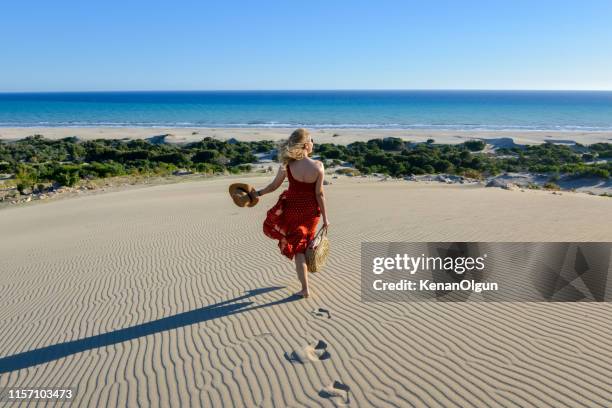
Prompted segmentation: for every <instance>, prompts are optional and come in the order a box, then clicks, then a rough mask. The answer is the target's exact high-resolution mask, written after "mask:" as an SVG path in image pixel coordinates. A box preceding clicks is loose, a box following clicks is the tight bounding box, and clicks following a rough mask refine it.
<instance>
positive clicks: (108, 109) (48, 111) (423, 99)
mask: <svg viewBox="0 0 612 408" xmlns="http://www.w3.org/2000/svg"><path fill="white" fill-rule="evenodd" d="M0 127H185V128H189V127H202V128H286V127H288V128H292V127H308V128H315V129H316V128H332V129H333V128H338V129H342V128H372V129H413V130H509V131H585V132H587V131H589V132H596V131H612V91H552V90H551V91H528V90H524V91H519V90H503V91H493V90H395V91H394V90H342V91H339V90H317V91H280V90H277V91H121V92H120V91H96V92H14V93H13V92H11V93H0Z"/></svg>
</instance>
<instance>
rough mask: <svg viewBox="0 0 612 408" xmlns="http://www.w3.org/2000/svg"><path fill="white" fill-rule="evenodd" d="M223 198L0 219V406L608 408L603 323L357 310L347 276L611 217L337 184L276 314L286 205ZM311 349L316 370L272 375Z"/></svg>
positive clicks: (209, 191)
mask: <svg viewBox="0 0 612 408" xmlns="http://www.w3.org/2000/svg"><path fill="white" fill-rule="evenodd" d="M270 179H271V177H269V178H262V179H261V180H260V179H250V180H249V181H252V182H254V183H255V184H257V185H258V186H260V185H264V184H265V183H267V182H268V181H269V180H270ZM230 181H231V180H230V179H210V180H205V181H197V182H195V181H194V182H189V183H178V184H164V185H158V186H152V187H148V188H142V189H129V190H125V191H117V192H109V193H105V194H101V195H96V196H84V197H77V198H74V199H70V200H60V201H56V202H48V203H45V204H41V205H35V206H23V207H14V208H9V209H6V210H3V211H0V225H2V234H1V235H0V315H1V318H0V331H1V332H2V333H4V335H3V336H1V337H0V350H1V351H0V367H3V370H5V371H3V372H0V387H6V386H24V385H28V386H34V385H36V384H46V385H49V384H58V385H59V384H62V385H64V386H73V387H78V393H77V397H76V400H75V402H77V406H97V405H108V404H111V405H119V406H135V405H143V406H148V405H152V404H153V405H159V406H179V405H180V406H232V405H238V406H240V405H241V401H243V402H246V403H245V405H248V406H261V407H273V406H274V407H287V406H309V407H312V406H324V407H331V406H335V405H342V404H343V403H344V401H343V398H344V396H343V394H342V393H340V394H339V395H338V396H334V395H333V393H330V390H331V391H333V389H332V388H331V385H332V384H333V383H334V382H335V381H339V382H341V383H343V384H346V385H348V386H350V389H351V391H350V397H351V404H350V406H406V407H408V406H417V407H446V406H478V407H491V406H535V407H549V406H567V407H574V406H586V407H597V406H605V405H606V403H607V401H609V400H610V399H611V398H612V393H611V392H610V389H609V378H610V377H611V376H612V370H611V369H610V367H612V348H611V347H610V346H611V345H612V330H611V329H610V328H611V327H612V325H611V324H610V323H611V317H610V316H611V313H612V304H611V303H401V304H399V303H363V302H361V301H360V272H359V271H360V256H359V254H360V243H361V242H366V241H410V242H414V241H511V242H517V241H518V242H525V241H527V242H529V241H570V242H573V241H575V242H578V241H605V242H608V241H612V230H610V228H609V225H610V221H611V220H610V214H612V211H610V210H611V209H612V201H611V200H610V199H608V198H605V197H597V196H589V195H586V194H564V195H563V196H562V197H560V196H556V195H552V194H551V193H547V192H543V191H535V190H534V191H531V190H530V191H525V192H524V193H520V192H516V191H506V190H502V189H497V188H484V187H478V186H461V185H445V184H441V183H433V184H428V183H401V182H378V181H373V180H367V179H361V178H352V179H351V178H342V179H340V178H339V179H335V180H332V181H333V184H331V185H329V186H327V187H326V194H327V197H328V199H327V200H328V208H329V214H330V221H331V223H332V227H331V228H330V240H331V243H332V249H331V250H332V255H331V258H330V260H329V263H328V265H327V267H326V269H325V270H324V271H323V272H322V273H320V274H318V275H316V276H315V275H313V276H312V277H311V278H312V290H313V297H312V298H310V299H308V300H303V301H292V300H291V299H289V298H288V295H289V294H290V293H292V292H294V291H296V290H297V289H298V283H297V279H296V278H295V271H294V269H293V264H292V263H291V262H290V261H288V260H287V259H285V258H283V257H282V255H280V253H279V251H278V248H277V247H276V243H275V241H272V240H270V239H269V238H267V237H265V236H264V235H263V233H262V231H261V224H262V222H263V219H264V218H265V212H266V210H267V209H268V208H270V207H271V206H272V205H273V204H274V203H275V202H276V199H277V197H278V194H279V193H280V192H281V191H282V189H283V188H284V186H283V187H281V189H279V190H277V191H276V192H274V193H272V194H270V195H269V196H268V197H263V198H262V200H261V201H260V204H258V205H257V206H255V207H253V208H250V209H245V208H238V207H236V206H234V205H233V204H232V203H231V202H230V200H229V197H228V195H227V185H228V183H229V182H230ZM347 203H350V205H347ZM356 220H358V222H356ZM319 309H325V310H327V311H329V316H328V315H327V314H325V313H320V312H317V311H318V310H319ZM319 340H323V341H325V342H326V343H327V344H328V350H329V352H330V353H331V357H330V358H329V359H327V360H325V361H319V360H316V359H313V360H308V359H306V361H305V363H304V364H300V363H296V362H292V361H289V360H288V359H287V358H286V354H285V353H287V354H291V353H293V352H296V353H297V354H299V355H302V356H308V355H309V352H310V351H312V344H314V343H316V342H317V341H319ZM6 370H8V371H6Z"/></svg>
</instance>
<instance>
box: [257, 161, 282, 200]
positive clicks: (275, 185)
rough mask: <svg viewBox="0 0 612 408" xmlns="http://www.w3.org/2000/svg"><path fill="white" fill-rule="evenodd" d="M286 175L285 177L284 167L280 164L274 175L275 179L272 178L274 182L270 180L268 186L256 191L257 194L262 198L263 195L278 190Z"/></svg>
mask: <svg viewBox="0 0 612 408" xmlns="http://www.w3.org/2000/svg"><path fill="white" fill-rule="evenodd" d="M286 175H287V172H286V170H285V166H284V165H282V164H281V165H280V166H279V167H278V172H277V173H276V177H275V178H274V180H272V182H271V183H270V184H268V185H267V186H265V187H264V188H262V189H261V190H257V194H258V195H260V196H262V195H264V194H268V193H271V192H273V191H274V190H276V189H277V188H279V187H280V186H281V184H283V181H284V180H285V176H286Z"/></svg>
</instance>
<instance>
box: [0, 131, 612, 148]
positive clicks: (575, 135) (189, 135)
mask: <svg viewBox="0 0 612 408" xmlns="http://www.w3.org/2000/svg"><path fill="white" fill-rule="evenodd" d="M293 130H294V129H293V128H237V129H232V128H217V129H213V128H147V127H141V128H116V127H115V128H113V127H85V128H77V127H74V128H73V127H47V128H45V127H32V128H26V127H23V128H2V127H0V139H4V140H11V139H22V138H24V137H27V136H31V135H34V134H41V135H43V136H45V137H47V138H50V139H61V138H64V137H69V136H78V137H80V138H82V139H86V140H87V139H97V138H107V139H122V138H130V139H145V138H148V137H153V136H158V135H165V134H171V135H173V137H170V138H167V140H168V141H170V142H172V141H174V142H193V141H198V140H201V139H202V138H204V137H207V136H210V137H215V138H218V139H222V140H227V139H229V138H235V139H237V140H241V141H259V140H281V139H284V138H287V137H288V136H289V134H291V132H292V131H293ZM194 132H195V134H194ZM311 132H312V135H313V138H314V140H315V143H335V144H349V143H352V142H354V141H358V140H362V141H367V140H369V139H375V138H384V137H388V136H392V137H400V138H402V139H404V140H410V141H413V142H425V141H427V139H430V138H432V139H434V140H435V141H436V143H444V144H455V143H463V142H464V141H466V140H471V139H475V138H482V139H486V140H490V143H492V144H493V143H495V141H497V140H499V139H504V138H511V139H512V140H513V141H514V143H517V144H539V143H544V142H545V141H550V142H555V143H573V142H579V143H582V144H592V143H599V142H608V143H610V142H612V132H549V131H479V130H473V131H472V130H470V131H443V130H395V129H311ZM334 135H337V136H334Z"/></svg>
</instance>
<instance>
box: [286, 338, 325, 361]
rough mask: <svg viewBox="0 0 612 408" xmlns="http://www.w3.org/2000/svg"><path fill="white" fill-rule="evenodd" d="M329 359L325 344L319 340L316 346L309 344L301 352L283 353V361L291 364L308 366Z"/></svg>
mask: <svg viewBox="0 0 612 408" xmlns="http://www.w3.org/2000/svg"><path fill="white" fill-rule="evenodd" d="M330 357H331V354H330V353H329V351H327V343H326V342H324V341H323V340H319V341H318V342H317V343H316V344H309V345H307V346H306V347H304V348H303V349H301V350H297V351H292V352H291V353H287V352H285V359H286V360H287V361H289V362H291V363H300V364H308V363H313V362H315V361H322V360H327V359H328V358H330Z"/></svg>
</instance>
